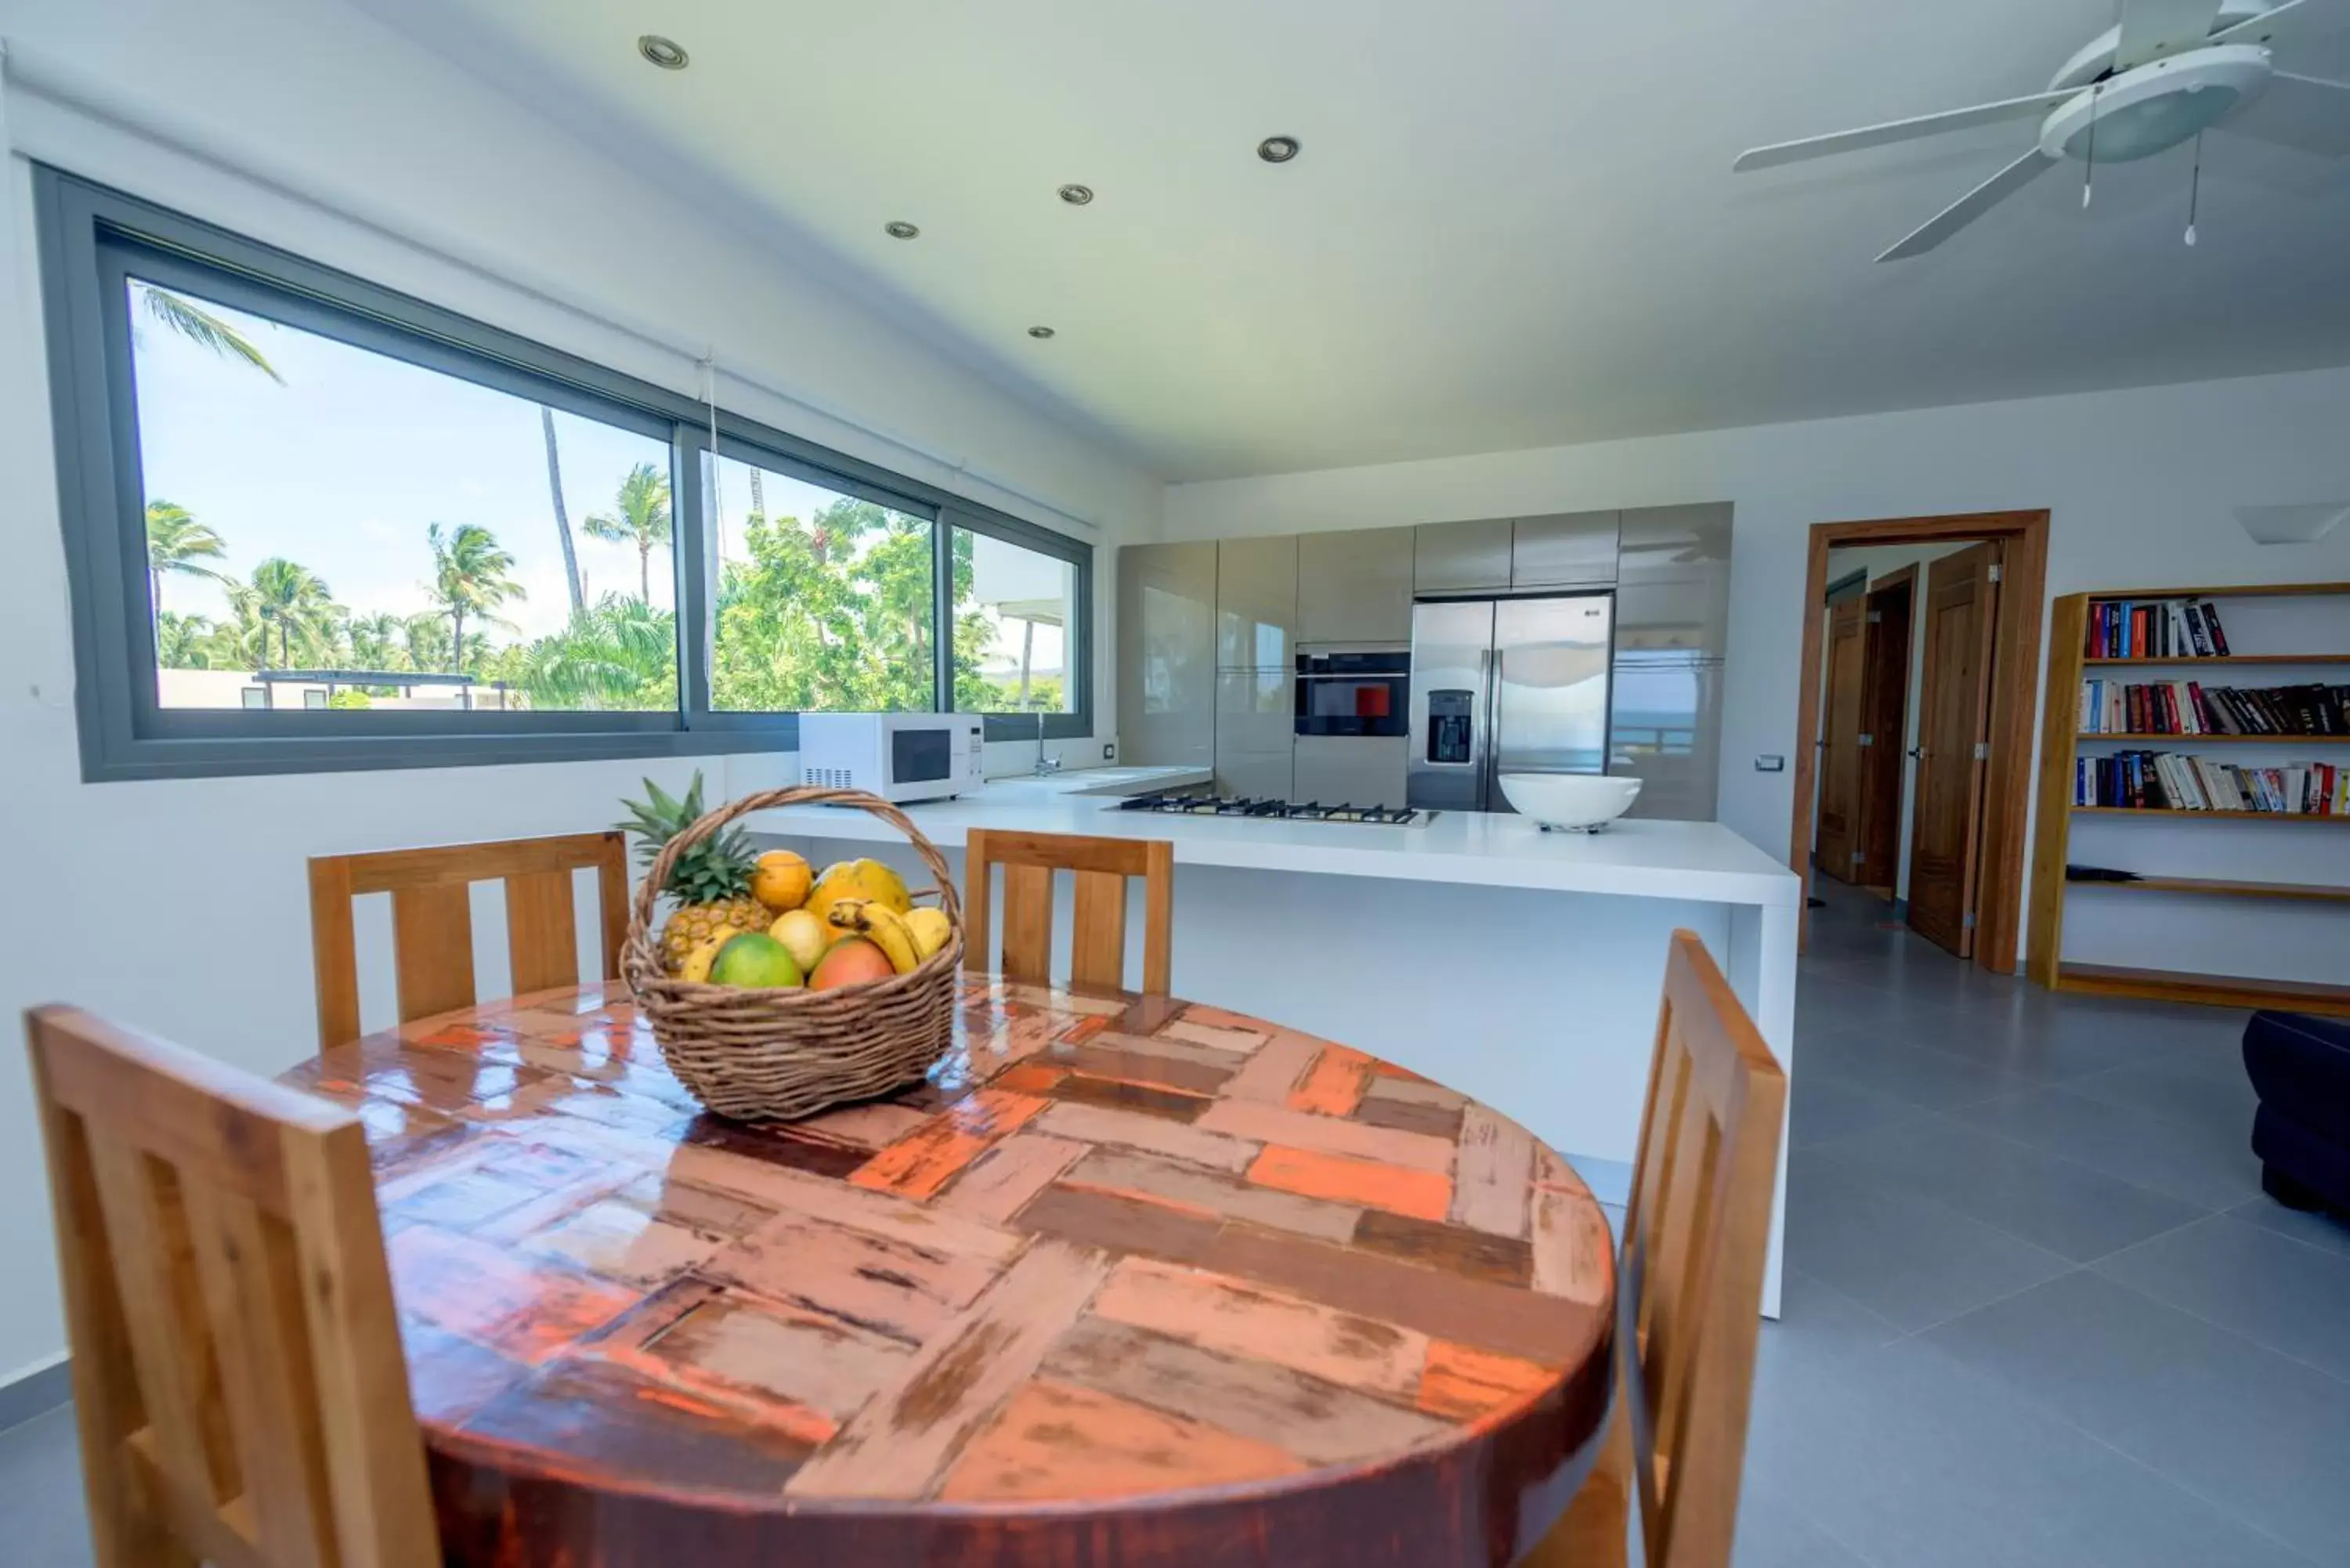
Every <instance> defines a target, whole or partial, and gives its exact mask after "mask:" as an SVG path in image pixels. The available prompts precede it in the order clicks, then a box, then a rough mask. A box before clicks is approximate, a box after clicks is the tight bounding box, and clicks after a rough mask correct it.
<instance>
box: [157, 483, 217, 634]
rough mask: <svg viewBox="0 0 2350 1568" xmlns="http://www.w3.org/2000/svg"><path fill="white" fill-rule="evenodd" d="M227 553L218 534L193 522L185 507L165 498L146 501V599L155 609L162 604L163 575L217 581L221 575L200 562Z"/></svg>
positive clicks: (213, 559) (159, 610)
mask: <svg viewBox="0 0 2350 1568" xmlns="http://www.w3.org/2000/svg"><path fill="white" fill-rule="evenodd" d="M227 556H228V546H227V545H225V544H224V543H222V541H221V536H220V535H218V534H215V533H213V531H212V530H211V529H210V528H207V527H205V526H204V525H203V524H201V523H199V522H197V521H196V520H195V517H194V516H193V515H192V514H190V512H189V511H188V509H187V508H186V507H184V506H180V505H176V504H173V503H172V502H169V501H150V502H149V503H148V504H147V602H148V604H149V605H150V606H151V607H153V608H154V609H155V610H157V611H158V612H161V609H162V607H163V579H164V578H165V577H166V576H185V577H210V578H212V579H213V580H214V581H219V580H221V574H220V573H219V572H218V571H216V570H214V569H213V567H210V566H205V565H203V563H204V562H206V561H219V560H225V559H226V558H227Z"/></svg>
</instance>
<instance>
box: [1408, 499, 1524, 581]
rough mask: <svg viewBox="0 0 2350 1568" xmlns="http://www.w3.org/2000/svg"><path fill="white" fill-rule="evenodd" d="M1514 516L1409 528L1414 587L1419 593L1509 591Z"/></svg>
mask: <svg viewBox="0 0 2350 1568" xmlns="http://www.w3.org/2000/svg"><path fill="white" fill-rule="evenodd" d="M1510 523H1511V520H1510V519H1509V518H1507V517H1481V518H1477V519H1474V520H1472V521H1470V522H1467V523H1423V524H1420V525H1419V527H1417V528H1415V529H1413V530H1412V531H1411V535H1412V540H1411V587H1412V591H1413V592H1414V593H1417V594H1478V593H1506V592H1507V591H1508V590H1509V587H1510V535H1511V526H1510Z"/></svg>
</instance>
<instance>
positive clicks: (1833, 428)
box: [1165, 367, 2350, 879]
mask: <svg viewBox="0 0 2350 1568" xmlns="http://www.w3.org/2000/svg"><path fill="white" fill-rule="evenodd" d="M1562 373H1570V371H1569V369H1568V368H1565V367H1562ZM2345 415H2350V370H2341V369H2336V370H2321V371H2311V372H2306V373H2303V374H2298V375H2291V376H2269V377H2259V378H2249V379H2241V380H2232V381H2207V382H2198V383H2195V384H2192V385H2186V386H2175V387H2156V388H2147V389H2138V390H2133V391H2120V392H2105V393H2093V394H2083V395H2078V396H2072V397H2063V398H2041V399H2031V400H2018V401H2013V402H2004V403H1983V404H1975V405H1970V406H1965V407H1960V408H1947V409H1932V410H1918V411H1914V412H1908V413H1896V414H1876V415H1868V416H1866V417H1861V418H1854V419H1841V420H1821V421H1812V422H1807V423H1801V424H1786V425H1763V426H1756V427H1752V428H1750V429H1744V430H1729V431H1702V432H1699V433H1696V434H1691V435H1681V436H1659V437H1654V438H1649V439H1645V440H1639V441H1606V442H1598V443H1594V444H1591V445H1586V446H1574V447H1546V448H1542V449H1538V450H1532V451H1522V452H1494V453H1490V454H1486V455H1482V456H1475V457H1460V458H1442V459H1434V460H1430V461H1426V462H1405V463H1389V464H1382V465H1376V466H1369V467H1361V468H1346V469H1326V470H1321V471H1317V472H1310V473H1293V474H1281V475H1275V476H1272V477H1268V478H1262V479H1238V480H1222V481H1213V482H1207V483H1193V484H1180V485H1173V486H1170V488H1169V490H1168V492H1167V500H1166V508H1165V536H1166V537H1168V538H1170V539H1199V538H1212V537H1216V536H1220V535H1242V534H1265V533H1281V532H1287V531H1290V530H1306V529H1321V528H1361V527H1378V526H1383V525H1388V524H1408V523H1423V522H1436V521H1440V520H1443V519H1448V518H1459V517H1494V516H1509V515H1513V514H1535V513H1547V512H1565V511H1575V510H1579V509H1583V508H1590V507H1608V506H1654V505H1664V504H1672V503H1677V502H1691V501H1728V502H1731V503H1733V504H1735V505H1736V508H1737V513H1736V521H1735V523H1734V524H1733V527H1734V533H1733V536H1732V537H1733V544H1732V551H1733V558H1732V562H1731V613H1730V652H1729V656H1728V659H1727V664H1726V670H1725V674H1726V677H1727V680H1728V690H1727V693H1726V700H1725V708H1726V714H1725V717H1724V720H1723V723H1722V775H1721V820H1722V821H1723V822H1724V823H1726V824H1728V825H1729V826H1731V827H1732V828H1735V829H1736V830H1737V831H1738V832H1740V833H1742V834H1743V835H1744V836H1746V837H1748V838H1750V839H1752V841H1753V842H1754V843H1756V844H1757V845H1760V846H1763V848H1764V849H1766V850H1768V851H1769V852H1770V853H1772V854H1773V855H1783V854H1784V853H1785V852H1786V848H1787V831H1788V822H1789V815H1790V811H1791V807H1792V805H1793V791H1794V752H1795V750H1796V747H1797V745H1798V738H1797V735H1796V733H1795V704H1796V700H1797V692H1798V690H1799V682H1800V670H1799V669H1798V666H1799V665H1800V663H1801V659H1800V658H1799V657H1798V652H1797V649H1798V647H1799V645H1800V642H1801V639H1802V626H1803V603H1802V600H1803V592H1804V551H1805V547H1806V534H1807V530H1808V529H1809V528H1810V526H1811V524H1814V523H1828V522H1836V521H1842V520H1846V519H1860V518H1877V517H1908V516H1922V515H1929V514H1948V513H1960V512H1986V511H1999V510H2006V509H2011V508H2024V507H2033V508H2038V507H2045V508H2047V509H2048V510H2049V512H2050V513H2051V514H2052V519H2053V521H2052V526H2051V534H2050V540H2049V559H2048V577H2049V590H2050V592H2051V594H2052V595H2054V594H2065V593H2072V592H2075V591H2079V590H2082V589H2088V588H2112V587H2136V586H2160V585H2168V584H2199V583H2252V582H2304V581H2341V580H2350V527H2339V528H2336V529H2335V530H2334V533H2333V535H2331V536H2329V537H2327V538H2325V539H2324V540H2322V541H2320V542H2319V543H2317V544H2314V545H2266V546H2260V545H2253V544H2251V542H2250V541H2249V540H2248V539H2247V538H2246V537H2245V536H2244V535H2243V533H2242V532H2241V530H2240V529H2239V528H2238V527H2237V525H2236V524H2235V522H2234V521H2233V519H2232V517H2231V515H2230V509H2231V508H2233V507H2235V506H2238V505H2241V504H2255V503H2272V502H2279V503H2281V502H2295V501H2331V500H2345V501H2350V441H2345V440H2344V439H2343V431H2344V421H2345ZM2037 679H2038V678H2037V676H2035V680H2037ZM1764 753H1769V754H1775V755H1780V756H1784V757H1786V758H1787V759H1788V766H1787V770H1786V771H1785V772H1783V773H1775V774H1770V773H1757V772H1755V771H1754V759H1755V757H1756V756H1758V755H1760V754H1764ZM2251 826H2259V825H2251ZM2148 830H2149V831H2158V830H2157V829H2148ZM2303 831H2323V830H2303ZM2337 879H2339V878H2337Z"/></svg>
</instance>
